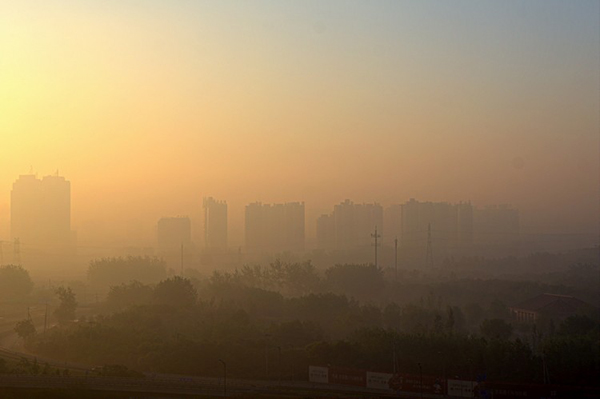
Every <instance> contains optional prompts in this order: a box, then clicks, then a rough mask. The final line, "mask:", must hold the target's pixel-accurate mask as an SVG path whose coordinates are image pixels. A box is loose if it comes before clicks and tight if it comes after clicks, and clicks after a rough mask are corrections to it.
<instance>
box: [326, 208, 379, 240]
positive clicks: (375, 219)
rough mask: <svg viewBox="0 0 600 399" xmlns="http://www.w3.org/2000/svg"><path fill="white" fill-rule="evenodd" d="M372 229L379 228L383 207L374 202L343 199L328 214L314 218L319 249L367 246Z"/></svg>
mask: <svg viewBox="0 0 600 399" xmlns="http://www.w3.org/2000/svg"><path fill="white" fill-rule="evenodd" d="M375 228H378V229H379V232H381V231H382V229H383V208H382V207H381V205H379V204H377V203H373V204H355V203H354V202H352V201H350V200H346V201H344V202H342V203H340V204H338V205H335V206H334V208H333V212H332V213H331V214H329V215H321V216H320V217H319V218H318V220H317V246H318V247H319V248H320V249H328V250H332V249H336V250H351V249H356V248H360V247H366V246H370V245H371V242H372V237H371V234H373V233H374V231H375Z"/></svg>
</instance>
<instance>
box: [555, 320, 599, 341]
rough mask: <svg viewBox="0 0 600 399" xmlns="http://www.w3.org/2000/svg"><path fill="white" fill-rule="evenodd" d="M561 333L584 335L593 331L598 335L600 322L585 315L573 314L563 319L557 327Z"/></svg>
mask: <svg viewBox="0 0 600 399" xmlns="http://www.w3.org/2000/svg"><path fill="white" fill-rule="evenodd" d="M558 333H559V334H561V335H570V336H575V335H586V334H590V333H595V334H596V336H598V335H600V323H598V321H597V320H594V319H592V318H591V317H589V316H585V315H573V316H570V317H568V318H567V319H565V320H564V321H563V322H562V323H560V326H559V328H558Z"/></svg>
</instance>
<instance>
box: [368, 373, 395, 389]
mask: <svg viewBox="0 0 600 399" xmlns="http://www.w3.org/2000/svg"><path fill="white" fill-rule="evenodd" d="M393 376H394V375H393V374H388V373H374V372H372V371H367V388H371V389H383V390H386V391H387V390H389V389H390V380H391V379H392V377H393Z"/></svg>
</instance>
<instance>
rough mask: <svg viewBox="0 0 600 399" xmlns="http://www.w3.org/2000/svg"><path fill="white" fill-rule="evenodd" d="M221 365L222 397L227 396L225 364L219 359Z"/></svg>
mask: <svg viewBox="0 0 600 399" xmlns="http://www.w3.org/2000/svg"><path fill="white" fill-rule="evenodd" d="M219 361H220V362H221V363H223V396H227V363H225V362H224V361H223V360H221V359H219Z"/></svg>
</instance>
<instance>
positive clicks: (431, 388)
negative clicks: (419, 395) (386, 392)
mask: <svg viewBox="0 0 600 399" xmlns="http://www.w3.org/2000/svg"><path fill="white" fill-rule="evenodd" d="M390 382H391V384H390V387H391V388H392V389H394V390H396V391H408V392H423V393H425V394H438V395H441V394H443V393H444V391H445V384H444V379H443V378H441V377H432V376H429V375H415V374H404V373H398V374H396V375H394V376H393V377H392V379H391V380H390Z"/></svg>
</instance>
